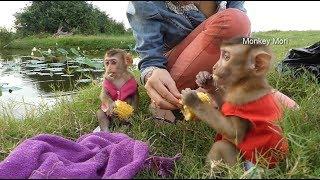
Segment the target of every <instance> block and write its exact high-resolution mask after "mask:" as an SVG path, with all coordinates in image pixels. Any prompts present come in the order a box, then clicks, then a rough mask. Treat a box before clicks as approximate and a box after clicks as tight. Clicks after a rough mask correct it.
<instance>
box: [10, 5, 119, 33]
mask: <svg viewBox="0 0 320 180" xmlns="http://www.w3.org/2000/svg"><path fill="white" fill-rule="evenodd" d="M15 18H16V20H15V28H16V29H17V33H19V34H21V35H23V36H26V35H33V34H39V33H55V32H56V31H57V29H58V28H59V27H60V26H62V27H63V29H62V30H63V31H68V32H70V31H73V30H75V31H76V32H77V33H81V34H97V33H108V32H109V31H108V29H118V30H119V31H122V32H125V29H124V27H123V24H121V23H117V22H115V21H114V20H113V19H111V18H109V17H108V15H107V14H105V13H103V12H101V11H100V10H99V9H97V8H95V7H93V5H92V4H90V3H88V2H86V1H33V2H32V4H31V5H30V6H27V7H25V8H24V9H23V10H22V12H18V13H16V14H15ZM121 26H122V27H121ZM114 27H115V28H114ZM121 28H122V29H121ZM123 30H124V31H123Z"/></svg>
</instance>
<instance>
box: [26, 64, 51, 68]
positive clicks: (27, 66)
mask: <svg viewBox="0 0 320 180" xmlns="http://www.w3.org/2000/svg"><path fill="white" fill-rule="evenodd" d="M47 66H48V65H47V64H27V65H26V66H25V67H26V68H28V69H32V68H40V67H47Z"/></svg>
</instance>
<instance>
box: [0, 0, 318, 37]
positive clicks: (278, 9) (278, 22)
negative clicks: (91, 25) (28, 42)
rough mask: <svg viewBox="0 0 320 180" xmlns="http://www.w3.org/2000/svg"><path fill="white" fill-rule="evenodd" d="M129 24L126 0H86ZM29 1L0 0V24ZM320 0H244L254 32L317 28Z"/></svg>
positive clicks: (10, 21) (9, 25) (8, 24)
mask: <svg viewBox="0 0 320 180" xmlns="http://www.w3.org/2000/svg"><path fill="white" fill-rule="evenodd" d="M89 2H91V3H92V4H93V5H95V6H96V7H98V8H99V9H100V10H102V11H104V12H106V13H107V14H109V16H110V17H111V18H113V19H115V20H116V21H118V22H123V23H124V25H125V27H126V28H129V27H130V25H129V22H128V20H127V18H126V8H127V4H128V1H89ZM29 4H30V1H0V17H1V18H0V27H6V28H8V29H12V27H13V25H14V23H13V22H14V16H13V14H14V13H16V12H18V11H20V10H22V8H23V7H25V6H26V5H29ZM319 7H320V1H247V2H245V8H246V9H247V14H248V16H249V18H250V21H251V28H252V31H253V32H257V31H269V30H283V31H286V30H320V13H319Z"/></svg>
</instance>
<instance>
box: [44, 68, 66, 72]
mask: <svg viewBox="0 0 320 180" xmlns="http://www.w3.org/2000/svg"><path fill="white" fill-rule="evenodd" d="M45 70H47V71H50V72H61V71H63V70H64V68H47V69H45Z"/></svg>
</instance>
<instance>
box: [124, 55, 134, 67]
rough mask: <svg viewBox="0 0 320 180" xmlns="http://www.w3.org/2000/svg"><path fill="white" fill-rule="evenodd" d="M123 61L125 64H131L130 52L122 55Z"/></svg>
mask: <svg viewBox="0 0 320 180" xmlns="http://www.w3.org/2000/svg"><path fill="white" fill-rule="evenodd" d="M124 61H125V63H126V65H127V66H131V65H132V63H133V59H132V55H131V54H130V53H127V54H126V55H125V57H124Z"/></svg>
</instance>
